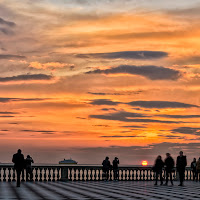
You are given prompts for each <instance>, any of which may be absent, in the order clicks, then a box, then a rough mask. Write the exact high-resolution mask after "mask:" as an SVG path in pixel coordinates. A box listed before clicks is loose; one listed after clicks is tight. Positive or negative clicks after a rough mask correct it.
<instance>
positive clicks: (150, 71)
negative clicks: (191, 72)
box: [86, 65, 181, 80]
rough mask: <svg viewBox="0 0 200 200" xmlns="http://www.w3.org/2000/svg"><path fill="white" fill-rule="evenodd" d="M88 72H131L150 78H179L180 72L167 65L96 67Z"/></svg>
mask: <svg viewBox="0 0 200 200" xmlns="http://www.w3.org/2000/svg"><path fill="white" fill-rule="evenodd" d="M86 74H131V75H140V76H144V77H146V78H148V79H150V80H177V79H178V78H179V77H180V76H181V75H180V72H179V71H177V70H174V69H170V68H166V67H158V66H154V65H149V66H135V65H120V66H118V67H112V68H109V69H96V70H93V71H88V72H86Z"/></svg>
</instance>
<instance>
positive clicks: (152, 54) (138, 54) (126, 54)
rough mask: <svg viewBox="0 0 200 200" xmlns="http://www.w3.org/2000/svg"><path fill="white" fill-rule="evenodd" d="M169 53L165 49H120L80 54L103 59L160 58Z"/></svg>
mask: <svg viewBox="0 0 200 200" xmlns="http://www.w3.org/2000/svg"><path fill="white" fill-rule="evenodd" d="M167 56H168V54H167V53H166V52H163V51H120V52H109V53H91V54H78V55H77V57H79V58H103V59H119V58H120V59H140V60H147V59H158V58H163V57H167Z"/></svg>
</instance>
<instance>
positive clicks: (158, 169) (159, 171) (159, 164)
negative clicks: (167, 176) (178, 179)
mask: <svg viewBox="0 0 200 200" xmlns="http://www.w3.org/2000/svg"><path fill="white" fill-rule="evenodd" d="M163 167H164V162H163V160H162V157H161V156H160V155H159V156H158V157H157V158H156V160H155V164H154V167H153V168H154V172H156V182H155V184H154V185H157V182H158V176H159V175H160V185H162V184H163V177H162V169H163Z"/></svg>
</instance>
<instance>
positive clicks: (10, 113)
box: [0, 112, 19, 115]
mask: <svg viewBox="0 0 200 200" xmlns="http://www.w3.org/2000/svg"><path fill="white" fill-rule="evenodd" d="M15 114H19V113H18V112H0V115H15Z"/></svg>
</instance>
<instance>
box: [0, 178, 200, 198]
mask: <svg viewBox="0 0 200 200" xmlns="http://www.w3.org/2000/svg"><path fill="white" fill-rule="evenodd" d="M199 198H200V183H199V182H192V181H186V182H185V186H184V187H180V186H178V182H174V186H171V185H169V186H159V185H158V186H154V183H153V182H152V181H138V182H137V181H119V182H113V181H108V182H104V181H100V182H98V181H96V182H95V181H89V182H79V181H77V182H22V184H21V187H20V188H16V182H0V199H24V200H32V199H34V200H40V199H43V200H47V199H48V200H61V199H62V200H64V199H69V200H87V199H91V200H101V199H102V200H110V199H120V200H121V199H122V200H123V199H124V200H128V199H129V200H132V199H140V200H151V199H165V200H176V199H188V200H193V199H199Z"/></svg>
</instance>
